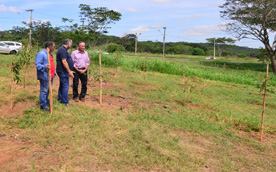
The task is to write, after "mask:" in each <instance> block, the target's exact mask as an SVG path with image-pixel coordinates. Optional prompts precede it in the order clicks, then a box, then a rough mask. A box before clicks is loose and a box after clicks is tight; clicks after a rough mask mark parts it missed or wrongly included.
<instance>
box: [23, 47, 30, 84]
mask: <svg viewBox="0 0 276 172" xmlns="http://www.w3.org/2000/svg"><path fill="white" fill-rule="evenodd" d="M28 53H29V45H28V47H27V50H26V57H25V60H26V59H27V58H28ZM23 69H24V66H23ZM26 73H27V66H26V67H25V72H24V73H23V85H24V89H25V87H26V76H25V75H26Z"/></svg>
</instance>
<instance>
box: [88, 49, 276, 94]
mask: <svg viewBox="0 0 276 172" xmlns="http://www.w3.org/2000/svg"><path fill="white" fill-rule="evenodd" d="M102 56H103V57H102V64H103V65H105V66H107V67H116V58H117V55H116V54H114V55H102ZM91 57H92V58H91V60H92V61H93V62H94V63H96V64H97V63H98V54H97V53H96V52H92V53H91ZM144 61H145V62H144ZM144 63H145V66H146V68H145V70H146V71H153V72H160V73H165V74H172V75H185V76H187V77H199V78H202V79H209V80H215V81H224V82H231V83H236V84H244V85H253V86H256V87H260V85H261V84H262V82H263V81H264V77H265V73H263V72H259V71H265V70H266V66H265V65H264V64H261V63H259V64H254V63H235V64H232V63H226V65H227V67H226V68H225V69H224V68H222V67H221V65H222V64H224V63H225V62H220V61H217V63H218V65H216V66H215V67H214V66H211V65H210V64H213V63H214V62H199V61H168V60H164V59H151V58H146V59H145V58H139V57H131V58H129V57H125V56H119V63H118V65H119V66H120V67H122V68H123V69H125V70H133V69H138V70H142V71H143V70H144ZM228 66H229V67H228ZM237 68H238V69H243V70H236V69H237ZM275 86H276V76H275V75H273V74H271V75H270V78H269V90H270V91H274V90H275V89H274V87H275Z"/></svg>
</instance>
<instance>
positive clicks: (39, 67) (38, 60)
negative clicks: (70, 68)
mask: <svg viewBox="0 0 276 172" xmlns="http://www.w3.org/2000/svg"><path fill="white" fill-rule="evenodd" d="M43 56H44V54H43V53H38V54H37V55H36V57H35V67H36V68H37V70H40V71H42V72H44V70H45V69H50V68H51V66H50V64H48V65H46V64H43Z"/></svg>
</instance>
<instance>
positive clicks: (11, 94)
mask: <svg viewBox="0 0 276 172" xmlns="http://www.w3.org/2000/svg"><path fill="white" fill-rule="evenodd" d="M10 96H11V111H12V110H13V63H12V67H11V92H10Z"/></svg>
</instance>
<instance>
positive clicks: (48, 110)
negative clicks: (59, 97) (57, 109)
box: [41, 108, 50, 112]
mask: <svg viewBox="0 0 276 172" xmlns="http://www.w3.org/2000/svg"><path fill="white" fill-rule="evenodd" d="M41 110H42V111H43V112H50V109H48V108H41Z"/></svg>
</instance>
